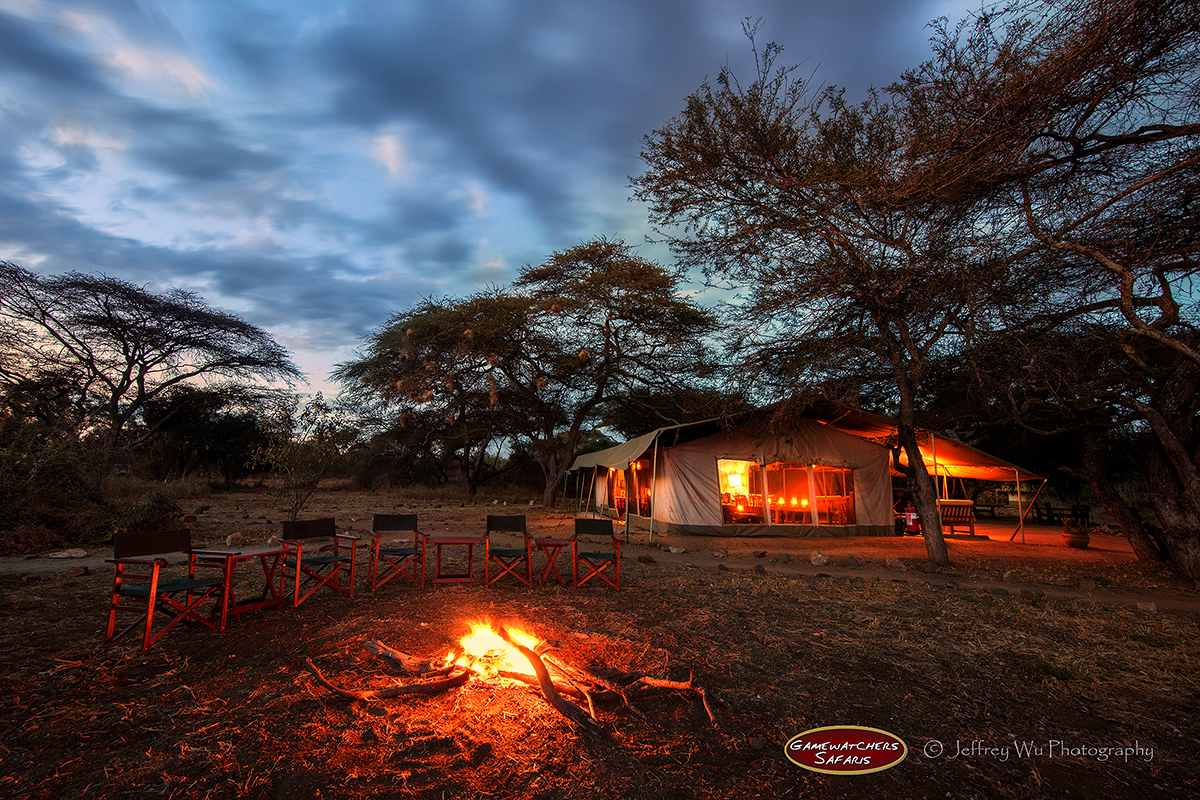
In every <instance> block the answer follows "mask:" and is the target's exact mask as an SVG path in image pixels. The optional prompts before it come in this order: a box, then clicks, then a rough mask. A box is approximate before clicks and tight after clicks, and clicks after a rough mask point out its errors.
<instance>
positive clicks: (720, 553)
mask: <svg viewBox="0 0 1200 800" xmlns="http://www.w3.org/2000/svg"><path fill="white" fill-rule="evenodd" d="M712 555H713V558H727V557H728V556H729V551H728V550H713V552H712Z"/></svg>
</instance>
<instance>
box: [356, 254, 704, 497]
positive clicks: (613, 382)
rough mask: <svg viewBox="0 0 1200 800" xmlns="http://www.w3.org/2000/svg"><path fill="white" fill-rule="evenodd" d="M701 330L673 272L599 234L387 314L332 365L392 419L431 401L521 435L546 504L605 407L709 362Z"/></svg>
mask: <svg viewBox="0 0 1200 800" xmlns="http://www.w3.org/2000/svg"><path fill="white" fill-rule="evenodd" d="M712 326H713V318H712V316H711V314H709V313H708V312H706V311H704V310H702V309H700V308H698V307H697V306H695V305H694V304H693V303H691V302H690V301H688V300H686V299H685V298H683V297H680V296H679V289H678V277H677V275H675V274H674V273H672V272H670V271H668V270H666V269H664V268H663V267H661V266H660V265H658V264H655V263H653V262H650V261H647V260H645V259H642V258H640V257H638V256H637V255H635V254H634V253H633V251H632V250H631V248H629V247H628V246H627V245H626V244H625V243H624V242H620V241H609V240H607V239H603V238H601V239H597V240H594V241H592V242H588V243H584V244H581V245H579V246H577V247H574V248H571V249H569V250H565V251H561V252H557V253H554V254H553V255H551V257H550V258H549V259H547V261H546V262H545V263H544V264H542V265H540V266H537V267H533V266H527V267H526V268H525V269H523V270H522V271H521V273H520V276H519V277H518V279H517V281H516V282H515V283H514V285H513V287H512V289H510V290H507V291H499V290H493V291H488V292H481V293H479V294H476V295H474V296H472V297H469V298H466V299H464V300H459V301H441V302H433V301H427V302H425V303H423V304H422V305H421V306H418V307H417V308H416V309H413V310H412V311H409V312H402V313H400V314H397V315H395V316H393V318H392V319H391V320H389V321H388V323H387V324H386V325H384V326H383V327H382V328H380V329H379V330H377V331H375V332H374V333H373V334H372V335H371V336H370V337H369V339H368V342H367V345H366V348H365V350H364V352H363V353H362V355H361V357H360V358H359V359H357V360H356V361H352V362H349V363H347V364H343V365H340V366H339V368H338V370H337V372H336V373H335V375H336V377H337V378H338V380H340V381H341V382H342V383H343V385H345V386H346V388H347V391H350V392H352V393H355V394H357V395H359V396H364V395H366V396H373V397H376V398H378V399H380V400H381V401H382V402H384V403H385V404H387V405H389V406H390V407H391V408H392V409H393V411H394V413H396V414H397V415H398V417H399V419H400V420H401V421H403V420H405V419H406V417H407V418H411V416H412V414H413V413H414V411H415V410H417V409H428V408H431V407H432V408H437V409H440V410H441V411H442V413H443V415H444V416H445V418H446V419H447V421H450V420H453V424H454V425H458V424H460V423H461V424H466V422H470V423H471V424H476V425H478V426H479V429H480V430H486V431H491V432H492V433H493V436H494V437H495V438H494V439H493V441H498V440H500V439H508V440H509V441H512V440H519V441H521V442H524V443H526V444H527V446H528V449H529V452H530V453H531V454H532V455H533V457H534V458H535V459H536V461H537V462H538V464H539V466H540V467H541V469H542V473H543V476H544V478H545V491H544V493H543V503H544V504H545V505H547V506H550V505H553V503H554V498H555V494H556V491H557V487H558V485H559V483H560V482H561V481H562V478H563V476H564V475H565V474H566V471H567V469H568V468H569V467H570V462H571V457H572V455H573V453H574V451H575V449H576V447H577V445H578V444H579V442H580V438H581V436H582V435H583V433H584V432H585V431H586V430H587V428H588V427H589V426H590V425H591V424H594V422H595V421H596V417H597V414H598V412H599V411H600V410H601V409H602V408H603V406H604V404H605V403H607V402H609V401H610V400H612V399H613V398H614V397H617V396H619V395H621V394H624V393H628V392H629V391H630V390H631V389H632V388H634V387H638V386H658V387H668V386H671V385H673V384H676V383H679V382H681V381H685V380H687V379H688V378H689V377H690V376H692V375H695V374H696V373H697V372H698V371H703V370H704V369H706V368H707V367H708V364H709V358H708V354H707V350H706V348H705V345H704V337H705V335H706V334H707V333H709V332H710V331H711V330H712ZM479 453H480V451H479V450H476V456H477V457H478V455H479Z"/></svg>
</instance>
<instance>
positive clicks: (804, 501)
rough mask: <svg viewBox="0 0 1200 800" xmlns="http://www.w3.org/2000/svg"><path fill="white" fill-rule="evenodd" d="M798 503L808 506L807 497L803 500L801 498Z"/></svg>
mask: <svg viewBox="0 0 1200 800" xmlns="http://www.w3.org/2000/svg"><path fill="white" fill-rule="evenodd" d="M800 505H802V506H806V507H807V506H808V498H807V497H806V498H804V499H803V500H801V501H800Z"/></svg>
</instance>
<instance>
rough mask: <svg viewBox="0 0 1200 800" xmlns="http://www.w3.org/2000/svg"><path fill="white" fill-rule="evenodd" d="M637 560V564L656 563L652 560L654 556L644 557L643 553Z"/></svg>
mask: <svg viewBox="0 0 1200 800" xmlns="http://www.w3.org/2000/svg"><path fill="white" fill-rule="evenodd" d="M637 560H638V563H639V564H657V563H658V562H657V561H655V560H654V556H649V555H646V554H645V553H643V554H642V555H640V556H638V557H637Z"/></svg>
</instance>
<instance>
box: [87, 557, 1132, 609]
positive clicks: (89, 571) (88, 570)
mask: <svg viewBox="0 0 1200 800" xmlns="http://www.w3.org/2000/svg"><path fill="white" fill-rule="evenodd" d="M91 574H92V571H91V570H90V569H88V568H87V567H84V566H78V567H71V568H70V569H69V570H67V577H68V578H82V577H83V576H84V575H91ZM1138 605H1141V604H1140V603H1139V604H1138ZM1150 605H1154V604H1153V603H1151V604H1150ZM1151 610H1153V609H1151Z"/></svg>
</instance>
